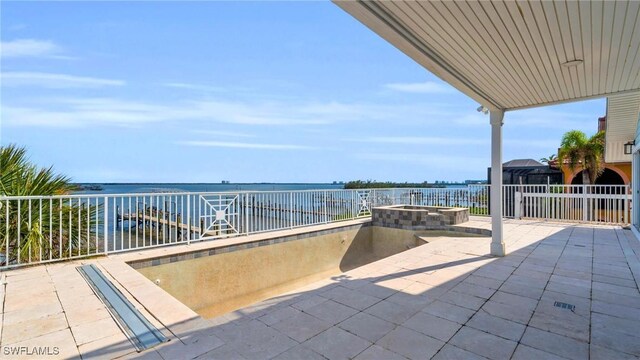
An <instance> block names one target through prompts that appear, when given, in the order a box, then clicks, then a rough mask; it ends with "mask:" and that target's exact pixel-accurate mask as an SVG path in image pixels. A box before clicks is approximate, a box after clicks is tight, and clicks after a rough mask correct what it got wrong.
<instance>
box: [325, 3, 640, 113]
mask: <svg viewBox="0 0 640 360" xmlns="http://www.w3.org/2000/svg"><path fill="white" fill-rule="evenodd" d="M335 3H336V4H337V5H338V6H340V7H341V8H342V9H344V10H345V11H347V12H348V13H349V14H351V15H352V16H353V17H355V18H356V19H358V20H359V21H360V22H362V23H363V24H365V25H366V26H367V27H369V28H370V29H371V30H373V31H374V32H376V33H377V34H378V35H380V36H382V37H383V38H384V39H386V40H387V41H388V42H390V43H391V44H393V45H394V46H395V47H397V48H398V49H399V50H401V51H402V52H404V53H405V54H407V55H408V56H410V57H411V58H412V59H414V60H415V61H416V62H418V63H420V64H421V65H422V66H424V67H425V68H426V69H427V70H429V71H430V72H432V73H433V74H435V75H436V76H438V77H440V78H441V79H443V80H444V81H446V82H448V83H449V84H451V85H452V86H454V87H456V88H457V89H458V90H460V91H462V92H463V93H465V94H467V95H468V96H470V97H471V98H473V99H475V100H476V101H478V102H479V103H481V104H482V105H484V106H486V107H488V108H490V109H491V108H495V109H501V110H513V109H522V108H528V107H534V106H542V105H549V104H556V103H561V102H567V101H576V100H581V99H588V98H594V97H602V96H609V95H614V94H620V93H625V92H632V91H637V90H640V53H639V48H640V18H639V17H640V2H638V1H607V2H603V1H583V2H578V1H545V2H538V1H529V2H527V1H518V2H516V1H466V2H463V1H379V2H378V1H376V2H374V1H353V0H350V1H341V0H337V1H335Z"/></svg>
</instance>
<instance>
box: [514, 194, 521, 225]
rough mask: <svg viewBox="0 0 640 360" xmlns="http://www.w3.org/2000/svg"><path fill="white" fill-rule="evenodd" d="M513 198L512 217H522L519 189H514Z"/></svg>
mask: <svg viewBox="0 0 640 360" xmlns="http://www.w3.org/2000/svg"><path fill="white" fill-rule="evenodd" d="M513 199H514V200H513V201H514V204H513V211H514V213H513V217H514V218H515V219H522V212H521V209H522V207H521V204H522V193H521V192H520V191H516V192H515V195H514V197H513Z"/></svg>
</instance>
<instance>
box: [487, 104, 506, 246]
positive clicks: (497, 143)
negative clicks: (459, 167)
mask: <svg viewBox="0 0 640 360" xmlns="http://www.w3.org/2000/svg"><path fill="white" fill-rule="evenodd" d="M489 117H490V122H491V209H490V210H491V255H495V256H505V255H506V251H505V247H504V241H503V240H502V120H503V118H504V111H502V110H496V109H492V110H491V113H490V115H489Z"/></svg>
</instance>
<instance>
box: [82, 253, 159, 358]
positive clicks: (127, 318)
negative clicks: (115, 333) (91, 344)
mask: <svg viewBox="0 0 640 360" xmlns="http://www.w3.org/2000/svg"><path fill="white" fill-rule="evenodd" d="M77 269H78V271H79V272H80V274H81V275H82V276H83V277H84V278H85V280H87V283H89V286H91V288H92V289H93V291H94V292H95V293H96V295H98V297H100V299H101V300H102V302H104V304H105V305H106V306H107V310H109V312H110V313H111V315H112V316H113V317H114V319H115V320H116V322H118V324H119V325H120V327H122V329H123V330H124V331H125V332H126V334H127V336H128V337H129V339H130V340H131V341H132V342H133V344H134V345H135V347H136V349H137V350H138V351H142V350H145V349H148V348H151V347H153V346H155V345H158V344H160V343H163V342H165V341H168V339H167V338H166V336H164V335H163V334H162V333H161V332H160V331H159V330H158V329H157V328H156V327H155V326H153V324H151V323H150V322H149V320H147V319H146V318H145V317H144V315H142V314H141V313H140V311H138V309H136V308H135V306H133V304H132V303H131V302H130V301H129V300H128V299H127V298H126V297H125V296H124V295H123V294H122V293H121V292H120V290H118V288H116V287H115V286H114V285H113V284H112V283H111V281H109V279H107V278H106V277H105V276H104V274H103V273H102V271H100V270H99V269H98V268H97V267H96V266H95V265H93V264H91V265H83V266H78V267H77ZM94 331H100V329H94Z"/></svg>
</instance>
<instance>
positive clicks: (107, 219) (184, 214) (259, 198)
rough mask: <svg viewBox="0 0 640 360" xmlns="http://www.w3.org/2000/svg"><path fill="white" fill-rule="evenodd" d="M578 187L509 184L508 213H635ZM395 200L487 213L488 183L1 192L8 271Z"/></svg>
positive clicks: (3, 263)
mask: <svg viewBox="0 0 640 360" xmlns="http://www.w3.org/2000/svg"><path fill="white" fill-rule="evenodd" d="M543 188H544V189H543ZM573 189H574V188H568V187H556V186H552V187H547V186H543V187H516V186H509V185H507V186H504V187H503V195H504V199H503V204H502V206H503V209H504V215H505V216H507V217H514V216H516V215H521V216H523V217H532V218H546V219H555V220H587V221H600V219H601V218H602V217H601V213H602V209H603V207H604V209H610V211H609V210H607V211H605V212H604V214H605V216H604V218H602V219H604V220H605V221H608V222H626V220H627V219H628V218H629V217H628V214H627V213H628V209H629V203H630V202H629V196H630V195H629V196H628V195H627V194H628V189H627V188H626V187H625V189H622V188H620V189H617V188H616V189H613V188H607V189H605V190H603V189H604V188H599V187H592V188H583V190H585V191H586V192H579V191H578V190H573ZM576 189H577V188H576ZM585 194H586V195H585ZM612 196H614V197H612ZM585 199H586V200H585ZM520 200H522V201H520ZM396 204H414V205H430V206H458V207H469V209H470V213H471V214H472V215H489V186H488V185H470V186H468V187H462V188H422V189H413V188H411V189H409V188H407V189H404V188H403V189H364V190H305V191H267V192H265V191H261V192H254V191H246V192H220V193H154V194H122V195H102V196H100V195H95V194H91V195H64V196H9V197H0V269H5V268H10V267H17V266H22V265H27V264H35V263H44V262H50V261H57V260H62V259H74V258H82V257H87V256H95V255H103V254H108V253H113V252H121V251H128V250H134V249H141V248H151V247H156V246H165V245H171V244H178V243H190V242H192V241H201V240H208V239H217V238H223V237H231V236H239V235H248V234H254V233H260V232H267V231H276V230H282V229H291V228H296V227H302V226H310V225H317V224H323V223H329V222H335V221H342V220H350V219H355V218H360V217H366V216H370V214H371V209H372V208H373V207H374V206H382V205H396ZM585 204H586V205H585ZM585 206H586V208H585ZM581 209H582V210H581ZM614 210H615V211H614ZM623 213H624V215H621V214H623ZM577 214H579V215H577ZM585 214H586V216H587V217H584V216H585ZM580 216H582V218H581V219H580V218H579V217H580ZM620 216H622V217H620ZM620 219H623V220H624V221H620Z"/></svg>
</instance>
